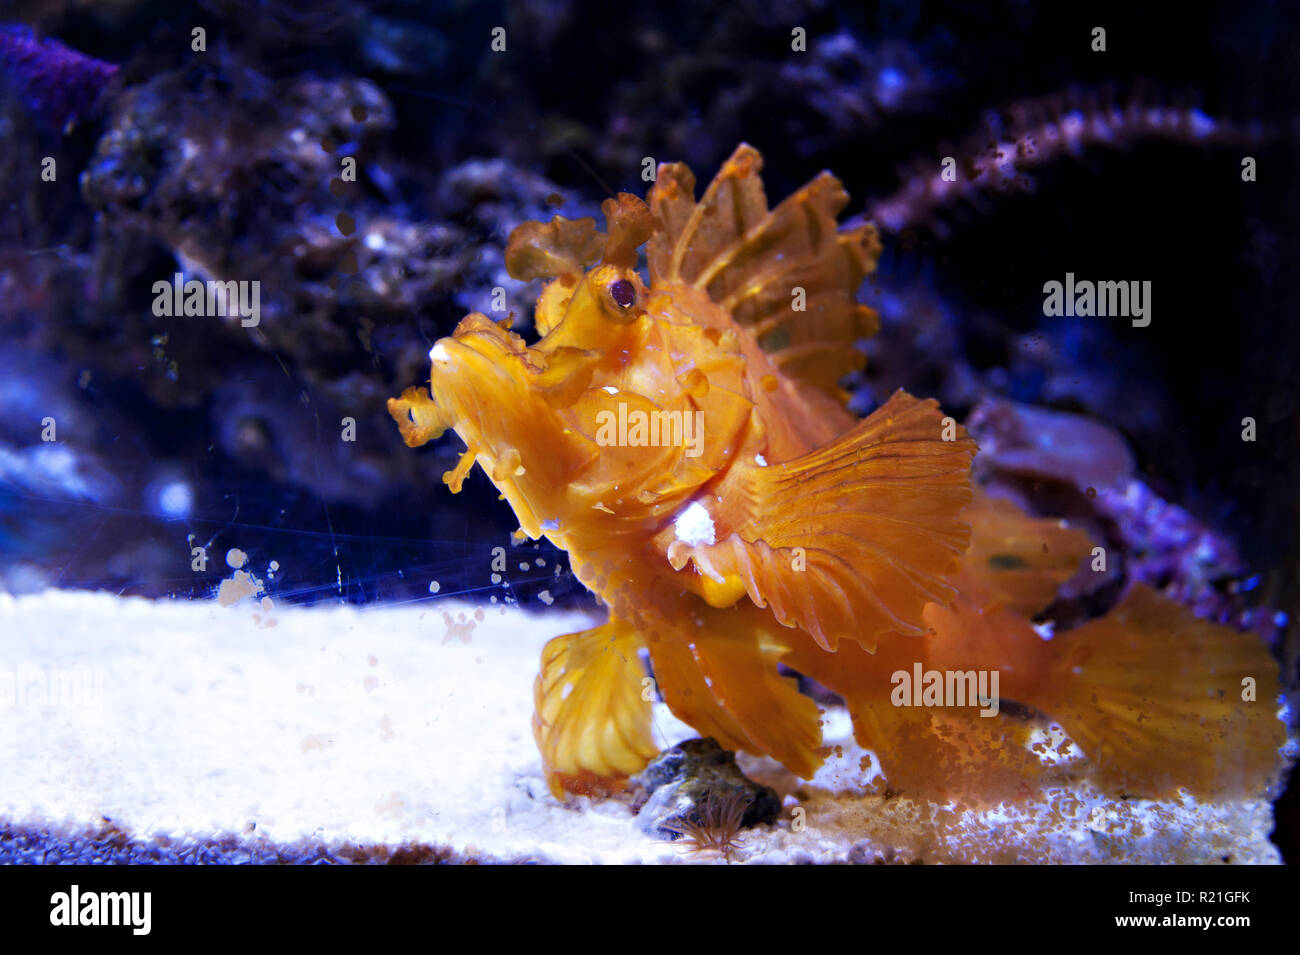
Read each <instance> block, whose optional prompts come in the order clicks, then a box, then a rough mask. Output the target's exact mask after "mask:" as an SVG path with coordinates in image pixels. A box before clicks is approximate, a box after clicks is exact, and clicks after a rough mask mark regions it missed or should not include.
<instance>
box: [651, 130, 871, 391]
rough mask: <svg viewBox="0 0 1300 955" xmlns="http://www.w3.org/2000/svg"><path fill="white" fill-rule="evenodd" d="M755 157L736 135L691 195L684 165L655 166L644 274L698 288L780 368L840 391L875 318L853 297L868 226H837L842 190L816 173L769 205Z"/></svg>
mask: <svg viewBox="0 0 1300 955" xmlns="http://www.w3.org/2000/svg"><path fill="white" fill-rule="evenodd" d="M762 165H763V160H762V157H761V156H760V155H759V153H758V150H756V149H754V148H753V147H752V146H749V145H747V144H744V143H742V144H741V145H740V146H738V147H737V148H736V151H735V152H734V153H732V154H731V158H729V159H728V160H727V161H726V162H725V163H723V166H722V169H721V170H719V172H718V174H717V176H715V177H714V179H713V181H712V182H711V183H710V184H709V187H708V188H707V189H706V190H705V191H704V195H703V196H702V197H701V198H700V200H699V201H698V202H696V200H695V177H694V176H693V175H692V174H691V171H690V170H689V169H688V168H687V167H686V166H685V165H684V164H682V163H665V164H664V165H662V166H660V167H659V172H658V176H657V181H656V182H655V185H654V188H653V189H651V191H650V211H651V212H652V213H653V214H654V216H655V217H656V219H657V220H658V221H659V223H660V224H661V225H662V228H661V229H660V230H658V231H657V232H656V233H655V234H654V235H652V236H651V237H650V241H649V245H648V247H647V255H648V259H649V265H650V278H651V284H652V285H655V286H665V285H690V286H694V287H696V288H700V289H703V290H706V291H707V292H708V293H709V295H710V297H711V298H712V299H713V301H715V302H717V303H718V304H719V305H720V306H722V307H723V308H724V309H726V310H727V311H728V312H730V314H731V315H732V317H733V318H734V319H735V321H736V323H737V324H738V325H740V326H741V327H742V328H745V329H748V330H749V331H750V332H751V333H752V334H753V335H754V337H755V338H756V339H757V341H758V343H759V345H760V346H761V347H762V348H763V350H764V351H765V352H767V353H768V354H769V356H770V357H771V358H772V360H773V362H774V363H775V364H776V365H777V367H778V368H780V369H781V371H782V372H784V373H785V374H787V375H789V376H790V377H791V378H793V379H794V380H795V381H797V382H800V383H802V384H806V385H809V386H811V387H813V388H816V389H818V390H819V391H822V392H825V393H827V394H830V395H832V396H834V397H835V398H837V399H838V400H840V401H844V400H845V398H846V395H845V394H844V393H843V392H842V391H841V389H840V388H839V384H838V383H839V380H840V379H841V378H843V377H844V376H845V375H847V374H849V373H850V372H853V371H856V370H857V369H859V368H861V367H862V365H863V362H864V361H865V356H864V355H863V354H862V353H861V352H860V351H859V350H858V349H856V348H854V347H853V344H854V342H855V341H857V340H858V339H861V338H867V337H869V336H871V335H873V334H875V332H876V330H877V328H878V327H879V325H878V321H877V316H876V313H875V312H874V311H872V310H871V309H870V308H867V307H866V306H865V305H859V304H858V303H857V301H856V298H855V297H856V294H857V290H858V286H859V285H860V284H861V283H862V279H863V278H864V277H865V276H867V275H869V274H870V273H871V272H873V271H874V270H875V267H876V262H877V260H878V259H879V257H880V251H881V246H880V238H879V235H878V234H877V232H876V230H875V227H874V226H872V225H871V224H869V223H866V224H863V225H859V226H856V227H854V228H852V229H845V230H839V229H838V226H837V223H836V217H837V216H838V215H839V213H840V212H841V211H842V210H843V209H844V207H845V206H846V205H847V204H848V199H849V197H848V194H847V193H846V192H845V191H844V188H843V186H841V185H840V181H839V180H838V179H836V178H835V177H834V176H832V175H831V174H830V173H828V172H823V173H821V174H820V175H818V176H817V177H816V178H815V179H813V180H812V181H811V182H809V183H808V184H806V185H805V186H803V187H802V188H800V189H799V190H797V191H796V192H795V193H794V194H793V195H791V196H789V197H788V198H787V199H785V200H784V201H783V202H781V203H780V204H779V205H778V206H777V207H776V208H775V209H771V210H769V209H768V207H767V197H766V195H765V193H764V191H763V181H762V178H761V177H760V176H759V171H760V170H761V169H762ZM800 289H801V290H802V292H800V291H799V290H800Z"/></svg>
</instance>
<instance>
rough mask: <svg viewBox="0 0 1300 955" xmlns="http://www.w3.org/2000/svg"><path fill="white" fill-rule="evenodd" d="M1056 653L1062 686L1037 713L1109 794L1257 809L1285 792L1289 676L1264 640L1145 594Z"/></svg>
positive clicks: (1049, 690)
mask: <svg viewBox="0 0 1300 955" xmlns="http://www.w3.org/2000/svg"><path fill="white" fill-rule="evenodd" d="M1052 644H1053V645H1055V646H1056V647H1059V650H1058V653H1059V657H1058V659H1057V661H1056V672H1055V675H1056V678H1055V679H1054V680H1050V681H1048V682H1047V684H1046V685H1045V686H1044V690H1045V693H1044V696H1043V697H1042V698H1040V699H1030V700H1027V701H1026V702H1029V703H1031V704H1033V705H1034V706H1036V707H1038V708H1039V709H1041V710H1043V711H1044V712H1045V713H1047V714H1049V715H1050V716H1052V717H1053V718H1055V719H1056V720H1057V721H1059V722H1060V724H1061V726H1062V727H1063V728H1064V730H1065V732H1066V733H1068V734H1069V736H1070V738H1071V739H1073V740H1074V741H1075V742H1076V743H1077V744H1078V745H1079V747H1080V748H1081V749H1082V750H1083V752H1084V754H1085V755H1086V756H1087V757H1088V759H1089V761H1090V762H1091V764H1092V767H1093V778H1094V781H1096V782H1097V783H1098V785H1100V786H1102V787H1103V788H1105V789H1106V790H1108V791H1112V792H1124V793H1129V794H1132V795H1137V796H1144V797H1151V798H1155V797H1159V796H1167V795H1171V794H1173V793H1175V792H1177V791H1178V789H1179V788H1182V787H1185V788H1186V789H1187V790H1189V791H1190V792H1192V793H1194V794H1196V795H1198V796H1202V797H1207V798H1223V797H1226V796H1240V795H1246V796H1251V797H1254V796H1258V795H1260V794H1262V793H1263V792H1264V791H1265V790H1267V789H1268V788H1269V786H1271V785H1272V783H1273V782H1274V781H1275V780H1276V778H1277V774H1278V773H1279V772H1280V770H1281V766H1282V760H1281V757H1280V755H1279V752H1278V749H1279V747H1280V746H1282V745H1283V743H1284V742H1285V736H1286V734H1285V728H1284V726H1283V724H1282V722H1281V721H1280V720H1279V719H1278V718H1277V709H1278V702H1277V700H1278V693H1279V682H1278V667H1277V664H1276V662H1275V661H1274V660H1273V657H1272V656H1271V655H1270V654H1269V652H1268V650H1267V648H1266V647H1265V646H1264V644H1263V641H1261V640H1260V638H1259V637H1258V636H1257V635H1256V634H1254V633H1250V632H1246V633H1239V632H1237V631H1235V630H1233V629H1231V628H1229V627H1225V626H1221V625H1219V624H1216V623H1212V622H1210V621H1208V620H1202V619H1200V618H1198V617H1196V616H1195V615H1194V614H1193V613H1192V612H1191V611H1190V610H1189V609H1187V608H1186V607H1184V606H1182V605H1181V604H1178V603H1175V602H1174V601H1172V600H1169V599H1168V598H1166V597H1163V596H1161V595H1160V594H1158V593H1156V592H1155V591H1154V590H1152V589H1151V588H1149V587H1147V586H1145V585H1143V584H1137V585H1135V586H1133V587H1132V589H1131V590H1129V592H1128V593H1127V594H1126V595H1125V596H1124V598H1123V599H1122V600H1121V601H1120V602H1119V604H1117V605H1116V606H1115V607H1114V608H1113V609H1112V610H1111V611H1110V612H1109V613H1107V614H1106V615H1105V616H1102V617H1099V618H1097V619H1095V620H1090V621H1088V622H1087V623H1085V624H1083V625H1081V626H1079V627H1076V628H1074V629H1073V630H1068V631H1065V632H1063V633H1058V634H1057V635H1056V636H1055V638H1054V639H1053V640H1052ZM1251 681H1253V682H1251ZM1247 686H1249V687H1250V688H1251V690H1252V692H1251V693H1250V694H1247V693H1246V692H1245V691H1246V688H1247ZM1247 696H1248V697H1249V698H1243V697H1247Z"/></svg>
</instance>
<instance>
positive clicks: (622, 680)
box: [533, 618, 659, 798]
mask: <svg viewBox="0 0 1300 955" xmlns="http://www.w3.org/2000/svg"><path fill="white" fill-rule="evenodd" d="M641 648H642V642H641V640H640V639H639V638H638V637H637V635H636V633H635V631H633V630H632V629H631V628H630V627H628V626H627V625H626V624H624V623H622V622H621V621H618V620H615V619H612V618H611V619H610V621H609V622H608V623H606V624H604V625H603V626H600V627H595V628H593V629H591V630H582V631H579V632H577V633H569V634H565V635H564V636H561V637H556V638H555V639H553V640H551V641H549V642H548V643H547V644H546V646H545V647H543V648H542V666H541V671H540V672H539V673H538V675H537V679H536V680H535V681H534V683H533V702H534V704H535V709H534V713H533V738H534V739H535V740H536V741H537V748H538V749H539V750H540V751H541V754H542V761H543V764H544V766H545V769H546V781H547V784H548V785H549V786H550V788H551V792H552V793H554V794H555V796H556V798H563V797H564V794H565V793H566V792H570V793H585V794H595V793H605V792H612V791H616V790H618V789H620V788H622V786H623V783H624V781H625V780H626V778H627V777H628V776H630V775H631V774H633V773H636V772H639V771H640V770H641V769H642V768H644V767H645V764H646V763H647V762H649V760H650V759H652V758H653V757H654V755H655V754H656V753H657V752H658V751H659V748H658V747H657V746H655V744H654V740H653V738H652V736H651V732H650V703H649V701H648V700H645V699H643V696H644V693H643V681H644V680H645V678H646V673H645V669H644V668H643V667H642V665H641V660H640V657H639V656H638V651H639V650H640V649H641Z"/></svg>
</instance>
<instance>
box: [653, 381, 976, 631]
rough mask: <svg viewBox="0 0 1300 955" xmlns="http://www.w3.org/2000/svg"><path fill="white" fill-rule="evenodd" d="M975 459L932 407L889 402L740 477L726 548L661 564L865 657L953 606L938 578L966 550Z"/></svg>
mask: <svg viewBox="0 0 1300 955" xmlns="http://www.w3.org/2000/svg"><path fill="white" fill-rule="evenodd" d="M945 430H946V431H948V433H949V435H950V436H951V437H952V440H944V432H945ZM974 453H975V442H974V441H972V440H971V439H970V438H969V437H967V436H966V433H965V432H964V431H963V430H962V429H961V428H960V427H958V426H957V425H956V424H955V422H951V421H949V422H947V423H945V420H944V418H943V415H942V413H941V412H940V411H939V407H938V404H937V403H936V402H934V401H933V400H930V401H920V400H918V399H916V398H913V397H912V396H911V395H908V394H906V393H905V392H902V391H899V392H896V393H895V394H894V396H893V397H891V398H890V399H889V401H888V402H886V403H885V405H884V406H882V407H881V408H879V409H878V410H877V411H876V412H875V413H873V414H872V415H870V416H869V417H868V418H866V419H864V420H863V421H860V422H859V423H858V425H857V426H856V427H855V428H854V429H853V430H851V431H849V432H848V433H847V434H845V435H843V436H842V437H840V438H839V439H837V440H836V441H834V442H832V443H830V444H828V445H826V446H824V447H822V448H819V449H817V450H816V451H813V452H812V453H810V454H807V455H805V456H803V457H801V458H796V459H795V460H793V461H789V462H786V463H785V464H782V465H777V466H771V467H752V468H746V469H745V470H744V471H742V472H740V474H739V477H738V478H737V479H736V480H735V481H734V482H733V483H732V484H731V485H730V486H729V487H727V488H726V489H725V490H722V491H720V492H719V493H720V495H721V496H722V497H723V499H724V501H725V502H726V505H727V509H728V510H727V512H726V520H725V521H724V522H723V523H724V527H723V531H722V533H723V534H726V536H722V537H721V539H720V540H718V541H717V542H716V543H713V544H695V545H691V544H687V543H686V542H683V541H675V542H673V543H672V544H671V545H670V546H669V547H668V558H669V560H670V561H671V562H672V564H673V566H674V567H675V568H677V569H678V570H681V569H682V568H684V567H685V566H686V564H687V563H688V562H691V563H693V564H694V565H695V569H696V570H698V571H699V573H700V574H701V575H703V577H705V578H708V579H709V580H710V581H712V583H711V584H709V585H708V587H707V588H706V589H709V588H711V589H712V592H713V593H714V595H715V597H717V598H731V599H733V600H734V599H735V598H737V597H738V596H739V585H740V584H743V586H744V591H745V593H747V594H748V595H749V598H750V599H751V600H752V601H753V602H754V603H755V604H757V605H758V606H759V607H768V606H770V607H771V608H772V611H773V613H774V614H775V616H776V619H777V620H778V621H779V622H780V623H782V624H784V625H785V626H787V627H800V628H802V629H803V630H806V631H807V632H808V633H809V634H810V635H812V637H813V638H814V639H815V640H816V641H817V643H818V644H820V645H821V647H822V648H823V649H826V650H831V651H833V650H834V649H835V648H836V647H837V646H838V645H839V641H840V640H841V639H844V638H848V639H851V640H855V641H857V642H858V643H859V644H861V645H862V647H863V648H864V649H865V650H867V651H872V650H874V649H875V646H876V641H877V639H878V638H879V637H880V636H881V635H882V634H885V633H889V632H898V633H907V634H918V633H920V632H921V631H922V622H921V611H922V609H923V608H924V606H925V605H926V604H927V603H930V602H938V603H948V602H950V601H951V600H952V599H953V597H954V596H955V591H954V590H953V588H952V587H951V586H950V585H949V583H948V579H947V578H948V575H949V573H950V572H951V571H953V570H954V568H955V565H956V562H957V558H958V557H959V556H960V555H961V553H962V552H963V551H964V550H965V549H966V546H967V543H968V540H969V529H968V527H967V526H966V524H964V523H962V521H961V519H960V516H959V515H960V513H961V510H962V508H964V507H965V506H966V504H967V503H968V502H969V501H970V498H971V491H970V462H971V457H972V456H973V455H974ZM733 471H734V469H733ZM728 529H730V530H731V533H729V534H727V530H728ZM719 536H721V535H719ZM703 596H705V599H706V600H707V599H709V596H708V594H703ZM711 602H715V604H716V603H717V601H716V600H715V601H711Z"/></svg>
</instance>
